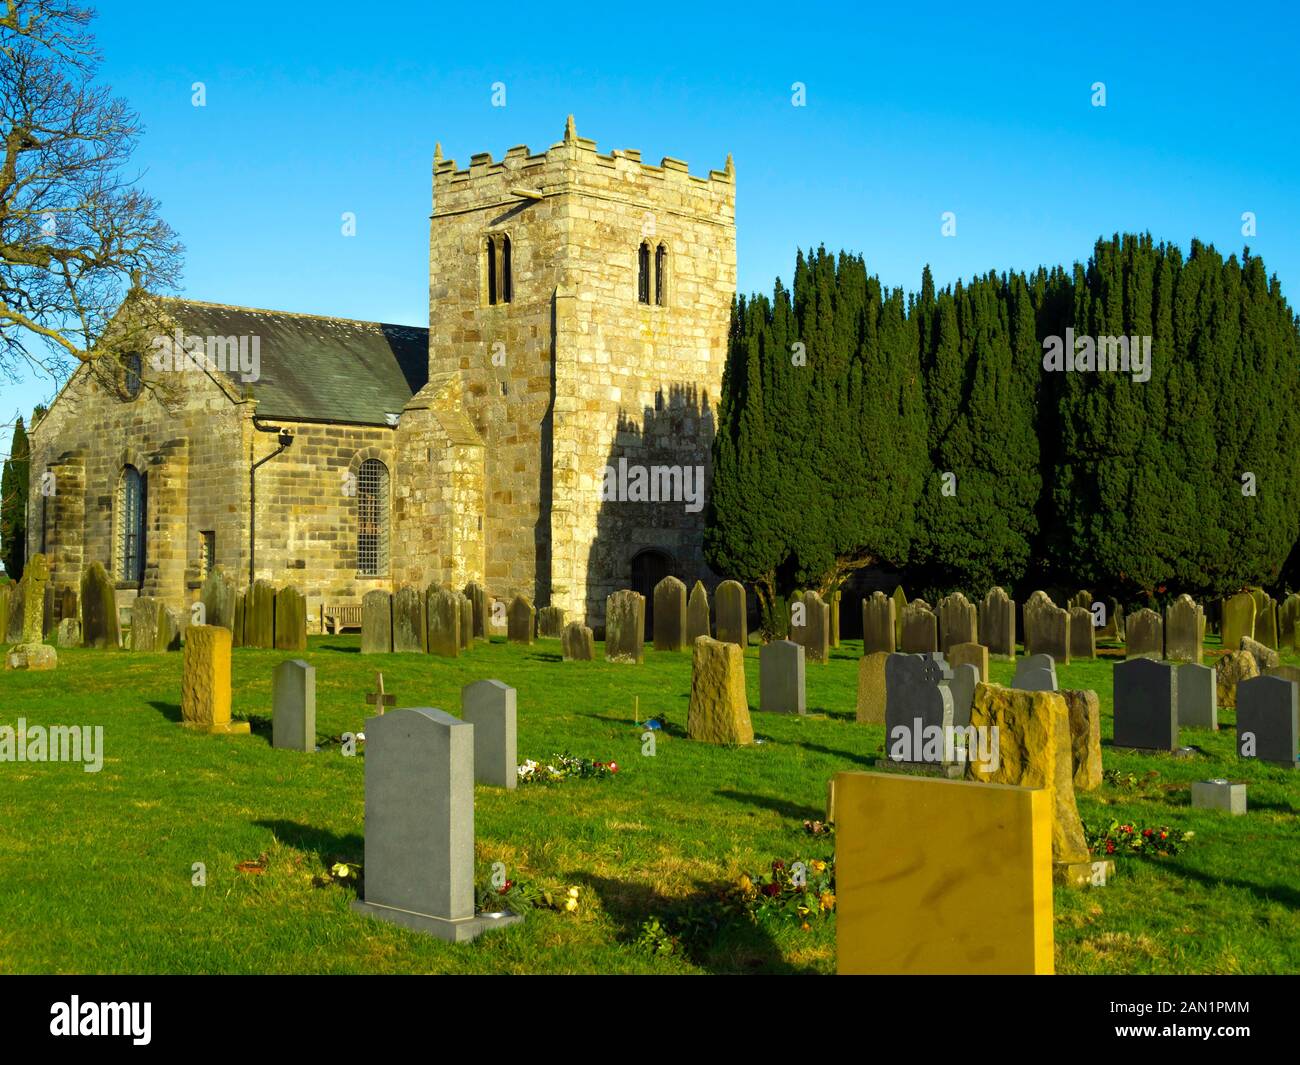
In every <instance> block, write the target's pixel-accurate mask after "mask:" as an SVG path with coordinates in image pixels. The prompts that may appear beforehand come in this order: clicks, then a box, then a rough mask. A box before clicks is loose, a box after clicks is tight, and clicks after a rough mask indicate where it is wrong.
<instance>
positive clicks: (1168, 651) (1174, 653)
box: [1165, 594, 1205, 662]
mask: <svg viewBox="0 0 1300 1065" xmlns="http://www.w3.org/2000/svg"><path fill="white" fill-rule="evenodd" d="M1204 624H1205V616H1204V611H1203V610H1202V609H1201V606H1200V604H1199V603H1197V602H1196V601H1195V600H1194V599H1193V598H1192V597H1191V596H1190V595H1186V594H1184V595H1180V596H1179V597H1178V598H1177V599H1175V600H1174V601H1173V602H1172V603H1170V604H1169V606H1167V607H1165V657H1166V658H1167V659H1169V660H1170V661H1171V662H1200V660H1201V629H1202V626H1203V625H1204Z"/></svg>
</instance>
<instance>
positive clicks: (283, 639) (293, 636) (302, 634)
mask: <svg viewBox="0 0 1300 1065" xmlns="http://www.w3.org/2000/svg"><path fill="white" fill-rule="evenodd" d="M275 647H276V650H278V651H305V650H307V600H306V599H304V598H303V596H302V592H300V591H298V589H297V588H295V587H294V586H293V585H292V584H287V585H285V586H284V587H283V588H281V589H280V590H279V591H277V592H276V593H275Z"/></svg>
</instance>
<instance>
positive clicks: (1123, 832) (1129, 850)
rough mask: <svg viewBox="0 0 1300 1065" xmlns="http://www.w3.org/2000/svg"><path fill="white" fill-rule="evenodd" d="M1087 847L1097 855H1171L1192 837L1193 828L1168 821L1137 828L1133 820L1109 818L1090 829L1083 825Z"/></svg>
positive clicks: (1177, 851) (1193, 833)
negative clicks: (1185, 828)
mask: <svg viewBox="0 0 1300 1065" xmlns="http://www.w3.org/2000/svg"><path fill="white" fill-rule="evenodd" d="M1084 829H1085V833H1086V836H1087V841H1088V849H1089V850H1091V851H1092V852H1093V854H1096V855H1098V856H1104V857H1111V856H1113V855H1117V854H1142V855H1147V856H1154V857H1157V858H1170V857H1173V856H1174V855H1176V854H1178V853H1179V852H1180V851H1181V850H1182V849H1183V847H1184V846H1185V845H1186V844H1188V843H1190V842H1191V840H1192V839H1193V838H1194V837H1195V835H1196V833H1195V832H1183V831H1180V830H1179V829H1175V828H1170V827H1169V826H1168V825H1157V826H1152V827H1148V828H1140V827H1138V826H1137V825H1136V824H1132V823H1124V824H1121V823H1120V822H1119V821H1112V822H1111V823H1110V824H1109V825H1107V826H1106V828H1105V829H1102V830H1095V831H1094V830H1091V829H1089V828H1088V827H1087V825H1085V826H1084Z"/></svg>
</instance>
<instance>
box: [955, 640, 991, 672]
mask: <svg viewBox="0 0 1300 1065" xmlns="http://www.w3.org/2000/svg"><path fill="white" fill-rule="evenodd" d="M944 657H945V658H947V660H948V665H950V666H952V668H953V669H956V668H957V667H958V666H964V665H972V666H974V667H975V671H976V672H977V673H978V674H979V679H980V680H982V681H987V680H988V679H989V649H988V648H987V647H985V646H984V645H983V644H982V643H955V644H953V645H952V646H951V647H950V648H948V653H947V654H946V655H945V656H944Z"/></svg>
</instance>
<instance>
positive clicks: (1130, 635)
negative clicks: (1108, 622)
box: [1124, 607, 1165, 658]
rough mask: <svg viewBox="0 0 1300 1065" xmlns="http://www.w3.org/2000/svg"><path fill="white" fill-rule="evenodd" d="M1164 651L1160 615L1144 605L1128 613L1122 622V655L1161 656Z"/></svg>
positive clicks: (1129, 656)
mask: <svg viewBox="0 0 1300 1065" xmlns="http://www.w3.org/2000/svg"><path fill="white" fill-rule="evenodd" d="M1164 653H1165V636H1164V623H1163V622H1162V621H1161V620H1160V615H1159V614H1157V613H1156V612H1155V611H1154V610H1149V609H1147V608H1146V607H1143V608H1142V609H1141V610H1139V611H1138V612H1137V613H1136V614H1130V615H1129V616H1128V617H1127V618H1126V619H1125V624H1124V657H1125V658H1163V657H1164Z"/></svg>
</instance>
